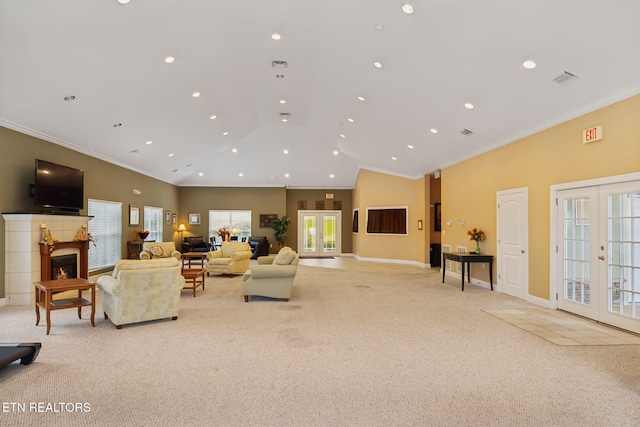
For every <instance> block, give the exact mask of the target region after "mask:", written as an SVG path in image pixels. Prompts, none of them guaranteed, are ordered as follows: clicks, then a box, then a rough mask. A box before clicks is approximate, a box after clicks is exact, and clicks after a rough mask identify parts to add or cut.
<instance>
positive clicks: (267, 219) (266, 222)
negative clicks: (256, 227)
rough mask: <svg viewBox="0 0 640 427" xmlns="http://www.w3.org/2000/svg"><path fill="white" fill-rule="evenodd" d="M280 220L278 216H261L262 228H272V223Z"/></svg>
mask: <svg viewBox="0 0 640 427" xmlns="http://www.w3.org/2000/svg"><path fill="white" fill-rule="evenodd" d="M277 218H278V214H260V228H271V221H273V220H274V219H277Z"/></svg>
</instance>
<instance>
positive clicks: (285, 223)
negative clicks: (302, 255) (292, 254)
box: [271, 215, 291, 247]
mask: <svg viewBox="0 0 640 427" xmlns="http://www.w3.org/2000/svg"><path fill="white" fill-rule="evenodd" d="M290 225H291V218H290V217H289V216H288V215H284V216H282V217H280V218H274V219H273V220H271V228H273V233H274V235H275V238H276V242H278V244H279V245H280V246H281V247H282V246H284V243H285V241H286V240H287V229H288V228H289V226H290Z"/></svg>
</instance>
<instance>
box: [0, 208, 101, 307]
mask: <svg viewBox="0 0 640 427" xmlns="http://www.w3.org/2000/svg"><path fill="white" fill-rule="evenodd" d="M2 216H3V218H4V220H5V227H4V242H5V243H4V247H5V271H4V286H5V291H4V292H5V293H4V295H5V299H6V302H7V304H8V305H33V304H35V290H34V286H33V283H34V282H37V281H39V280H40V277H41V276H40V274H41V272H40V241H41V238H42V231H41V230H42V228H47V229H49V231H51V236H52V237H53V238H55V239H56V240H58V241H61V242H70V241H72V240H73V236H74V235H75V234H76V233H77V232H78V230H80V228H81V227H82V226H83V225H85V226H87V225H88V223H89V221H91V219H92V218H93V217H90V216H77V215H74V216H69V215H45V214H29V213H15V214H12V213H5V214H2ZM65 250H66V251H69V250H68V249H63V251H65ZM60 254H62V252H61V253H60Z"/></svg>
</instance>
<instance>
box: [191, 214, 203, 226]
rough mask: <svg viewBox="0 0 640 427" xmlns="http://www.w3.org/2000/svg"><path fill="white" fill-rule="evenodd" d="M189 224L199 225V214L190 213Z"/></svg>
mask: <svg viewBox="0 0 640 427" xmlns="http://www.w3.org/2000/svg"><path fill="white" fill-rule="evenodd" d="M189 224H192V225H200V214H199V213H190V214H189Z"/></svg>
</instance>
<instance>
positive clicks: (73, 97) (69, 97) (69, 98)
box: [64, 95, 76, 101]
mask: <svg viewBox="0 0 640 427" xmlns="http://www.w3.org/2000/svg"><path fill="white" fill-rule="evenodd" d="M74 99H76V97H75V96H73V95H67V96H65V97H64V100H65V101H73V100H74Z"/></svg>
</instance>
